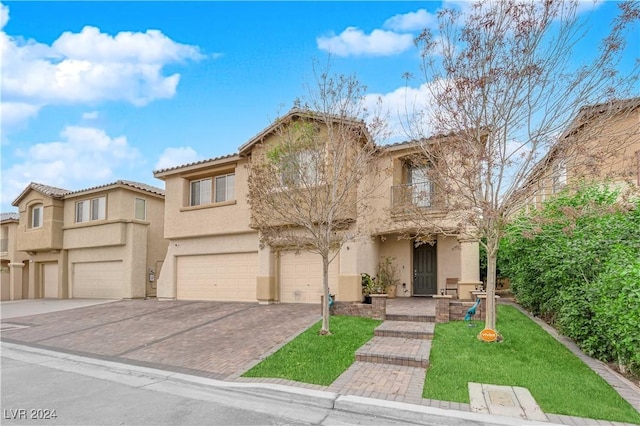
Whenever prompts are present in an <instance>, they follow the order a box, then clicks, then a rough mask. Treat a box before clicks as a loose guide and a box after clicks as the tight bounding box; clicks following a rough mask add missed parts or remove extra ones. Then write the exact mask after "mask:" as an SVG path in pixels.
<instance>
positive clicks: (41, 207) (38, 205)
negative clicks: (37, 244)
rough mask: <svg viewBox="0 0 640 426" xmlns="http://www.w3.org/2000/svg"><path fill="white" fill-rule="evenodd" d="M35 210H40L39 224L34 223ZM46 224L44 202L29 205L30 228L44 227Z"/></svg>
mask: <svg viewBox="0 0 640 426" xmlns="http://www.w3.org/2000/svg"><path fill="white" fill-rule="evenodd" d="M35 211H39V212H40V213H39V215H38V219H39V220H38V222H39V223H38V225H36V224H35V223H34V219H35V216H34V214H33V213H34V212H35ZM43 225H44V204H42V203H36V204H33V205H32V206H30V207H29V229H38V228H42V226H43Z"/></svg>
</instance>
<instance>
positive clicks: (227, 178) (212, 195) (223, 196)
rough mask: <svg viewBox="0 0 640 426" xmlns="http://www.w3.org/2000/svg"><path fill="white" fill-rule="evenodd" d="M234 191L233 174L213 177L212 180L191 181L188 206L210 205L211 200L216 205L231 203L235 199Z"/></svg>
mask: <svg viewBox="0 0 640 426" xmlns="http://www.w3.org/2000/svg"><path fill="white" fill-rule="evenodd" d="M234 191H235V174H234V173H228V174H225V175H220V176H215V177H213V178H205V179H198V180H192V181H191V182H189V193H190V196H189V205H190V206H201V205H204V204H211V202H212V200H213V202H216V203H222V202H225V201H232V200H234V199H235V196H234Z"/></svg>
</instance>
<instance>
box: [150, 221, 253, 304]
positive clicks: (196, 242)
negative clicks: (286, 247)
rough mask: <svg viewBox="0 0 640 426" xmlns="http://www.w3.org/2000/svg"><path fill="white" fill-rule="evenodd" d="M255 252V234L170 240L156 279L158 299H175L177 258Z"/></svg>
mask: <svg viewBox="0 0 640 426" xmlns="http://www.w3.org/2000/svg"><path fill="white" fill-rule="evenodd" d="M257 251H258V233H257V232H247V233H241V234H228V235H217V236H208V237H198V238H182V239H174V240H171V242H170V244H169V250H168V251H167V255H166V257H165V261H164V264H163V266H162V272H161V273H160V277H159V278H158V284H157V285H158V293H157V295H158V298H163V299H174V298H175V297H176V284H177V275H176V274H177V269H176V264H177V258H178V257H180V256H191V255H202V254H218V253H251V252H257ZM256 256H258V254H256ZM259 268H260V267H259Z"/></svg>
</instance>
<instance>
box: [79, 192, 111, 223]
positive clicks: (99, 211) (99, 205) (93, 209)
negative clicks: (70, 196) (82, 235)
mask: <svg viewBox="0 0 640 426" xmlns="http://www.w3.org/2000/svg"><path fill="white" fill-rule="evenodd" d="M106 207H107V197H99V198H93V199H91V200H83V201H78V202H77V203H76V223H81V222H89V221H90V220H102V219H104V218H105V217H106Z"/></svg>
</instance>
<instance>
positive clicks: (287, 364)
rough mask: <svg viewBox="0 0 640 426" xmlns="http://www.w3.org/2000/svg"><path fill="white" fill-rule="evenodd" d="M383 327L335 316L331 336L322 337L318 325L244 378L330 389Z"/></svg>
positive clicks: (369, 320)
mask: <svg viewBox="0 0 640 426" xmlns="http://www.w3.org/2000/svg"><path fill="white" fill-rule="evenodd" d="M380 323H381V321H378V320H373V319H369V318H359V317H346V316H332V317H331V323H330V329H331V335H330V336H320V335H319V334H318V332H319V331H320V327H321V325H322V321H319V322H318V323H316V324H315V325H313V326H312V327H311V328H309V329H308V330H306V331H305V332H303V333H302V334H300V335H299V336H298V337H296V338H295V339H293V340H292V341H291V342H289V343H287V344H286V345H285V346H283V347H282V348H280V349H279V350H278V351H276V352H275V353H273V354H272V355H271V356H269V357H267V358H266V359H264V360H263V361H262V362H261V363H260V364H258V365H256V366H255V367H253V368H252V369H250V370H249V371H247V372H246V373H244V374H243V377H277V378H282V379H288V380H295V381H296V382H303V383H312V384H316V385H323V386H328V385H330V384H331V383H333V382H334V381H335V380H336V379H337V378H338V376H340V375H341V374H342V373H343V372H344V371H345V370H347V368H349V366H351V364H353V362H354V361H355V353H356V350H358V348H359V347H360V346H362V345H363V344H365V343H366V342H367V341H368V340H370V339H371V338H372V337H373V330H374V329H375V328H376V327H377V326H378V325H380Z"/></svg>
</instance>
